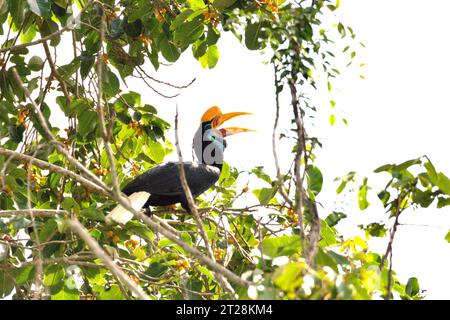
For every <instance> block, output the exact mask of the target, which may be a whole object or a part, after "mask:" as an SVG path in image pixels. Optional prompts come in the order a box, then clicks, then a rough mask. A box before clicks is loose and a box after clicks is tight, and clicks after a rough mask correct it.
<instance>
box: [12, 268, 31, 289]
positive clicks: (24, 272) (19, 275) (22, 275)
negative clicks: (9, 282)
mask: <svg viewBox="0 0 450 320" xmlns="http://www.w3.org/2000/svg"><path fill="white" fill-rule="evenodd" d="M35 273H36V269H35V267H34V266H26V267H23V268H20V269H17V271H16V277H15V278H16V282H17V284H18V285H22V284H25V283H27V282H28V281H32V280H33V279H34V275H35Z"/></svg>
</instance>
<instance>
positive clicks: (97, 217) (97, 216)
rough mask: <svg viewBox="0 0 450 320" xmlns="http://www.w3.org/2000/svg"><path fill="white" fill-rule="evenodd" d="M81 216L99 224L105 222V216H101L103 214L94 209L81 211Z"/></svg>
mask: <svg viewBox="0 0 450 320" xmlns="http://www.w3.org/2000/svg"><path fill="white" fill-rule="evenodd" d="M81 215H82V216H83V217H86V218H88V219H90V220H94V221H100V222H103V221H105V215H104V214H103V212H102V211H101V210H99V209H96V208H87V209H83V210H82V211H81Z"/></svg>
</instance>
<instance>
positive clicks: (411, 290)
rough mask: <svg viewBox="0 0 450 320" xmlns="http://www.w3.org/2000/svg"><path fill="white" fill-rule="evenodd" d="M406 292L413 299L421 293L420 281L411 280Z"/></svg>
mask: <svg viewBox="0 0 450 320" xmlns="http://www.w3.org/2000/svg"><path fill="white" fill-rule="evenodd" d="M405 292H406V294H407V295H408V296H410V297H413V296H415V295H417V294H418V293H419V292H420V286H419V280H417V278H414V277H412V278H409V279H408V283H407V284H406V288H405Z"/></svg>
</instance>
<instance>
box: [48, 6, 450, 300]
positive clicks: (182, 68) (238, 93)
mask: <svg viewBox="0 0 450 320" xmlns="http://www.w3.org/2000/svg"><path fill="white" fill-rule="evenodd" d="M425 4H427V2H425V1H418V0H415V1H411V0H409V1H407V0H396V1H387V0H379V1H376V2H375V1H368V0H353V1H352V0H346V1H341V9H340V10H339V11H338V19H337V20H336V21H342V23H344V24H345V25H350V26H352V27H353V29H354V30H355V32H356V34H357V36H358V40H361V41H363V42H364V43H365V45H366V49H362V48H361V49H360V48H358V50H357V54H358V55H361V59H362V61H363V62H364V63H365V64H366V66H365V67H364V68H363V69H362V70H360V69H358V68H353V69H350V70H348V72H344V73H343V75H342V76H341V77H340V78H339V79H338V81H337V82H335V84H334V87H336V88H337V91H334V92H333V95H332V98H333V99H334V100H336V102H337V106H336V109H337V111H335V113H336V115H337V117H338V121H337V122H336V123H337V124H336V125H335V126H334V127H332V128H331V127H330V125H329V123H328V116H329V115H330V113H331V108H330V106H329V104H328V101H329V100H330V99H331V97H330V96H329V95H328V93H327V91H326V90H319V91H318V92H317V93H315V95H314V96H312V97H311V98H312V99H313V100H314V101H319V102H321V103H322V104H321V105H320V106H319V109H320V111H319V113H318V117H317V119H316V120H315V124H316V128H315V133H316V134H317V135H318V136H319V137H320V138H321V140H322V142H323V145H324V148H323V150H321V151H320V152H319V153H318V161H317V165H318V166H319V168H320V169H321V170H322V172H323V174H324V176H325V179H326V180H325V182H324V188H323V191H322V193H321V195H320V197H319V199H318V200H319V201H320V203H321V204H322V205H323V208H322V209H321V212H320V215H321V217H323V218H324V217H326V216H327V215H328V214H329V213H330V211H331V210H333V209H339V208H340V207H341V206H343V207H344V208H345V212H346V213H348V218H347V219H346V222H345V223H340V225H339V230H340V231H341V232H343V233H344V234H345V235H347V236H350V235H355V234H359V235H362V232H361V231H360V230H359V229H358V228H357V227H356V226H357V225H358V224H361V223H366V224H367V223H369V222H373V221H374V219H375V221H380V220H382V219H384V218H385V215H383V209H382V207H381V206H380V205H379V204H378V202H379V201H378V200H377V199H376V198H375V197H372V198H370V199H369V201H370V203H371V206H370V207H369V209H368V210H366V211H364V212H360V211H359V209H357V204H356V195H354V194H352V195H347V196H345V197H337V196H335V189H336V187H337V184H336V183H334V182H333V179H334V178H335V177H338V176H341V175H344V174H346V173H347V172H348V171H351V170H352V171H357V172H358V173H360V174H361V175H368V176H369V183H371V182H372V185H373V183H375V182H376V181H380V178H381V182H386V181H387V180H383V179H385V178H386V177H383V176H380V177H378V178H374V176H373V175H371V172H372V171H373V170H374V169H375V168H377V167H378V166H380V165H382V164H385V163H391V162H397V163H398V162H402V161H404V160H408V159H411V158H415V157H418V156H420V155H423V154H427V155H428V156H430V158H431V160H432V161H433V163H434V165H435V166H436V167H437V169H438V170H440V171H443V172H445V173H447V175H450V162H449V161H448V157H449V151H448V141H447V140H448V136H449V135H448V132H449V129H448V125H447V122H448V120H449V118H450V117H449V116H450V111H449V110H450V109H449V93H448V92H449V91H448V90H447V86H448V81H446V80H447V79H446V77H448V75H449V74H450V60H449V59H448V57H449V56H450V52H449V51H450V46H449V44H448V41H447V38H448V37H446V36H447V32H446V31H447V30H450V19H448V16H447V15H448V12H450V2H448V1H445V0H440V1H435V2H433V4H432V5H431V4H430V3H428V6H426V5H425ZM325 27H327V28H328V27H330V26H325ZM339 45H341V46H342V45H343V44H342V43H339V42H338V46H339ZM219 50H220V60H219V63H218V64H217V66H216V68H214V69H213V70H204V69H202V68H201V66H200V64H199V63H198V62H197V61H195V60H194V59H193V58H192V55H191V54H190V53H189V52H188V53H186V54H184V55H182V57H181V58H180V60H179V61H178V62H177V63H175V64H174V65H172V66H170V67H162V68H161V69H160V71H159V72H158V73H157V77H158V78H160V79H161V80H166V81H171V82H173V83H178V84H185V83H188V82H189V81H190V80H191V79H192V78H194V77H196V78H197V80H196V82H195V83H194V84H193V85H192V86H191V87H189V88H188V89H187V90H185V91H183V94H182V95H181V96H180V97H179V98H177V99H172V100H166V99H163V98H160V97H158V96H156V94H154V93H153V92H151V91H150V90H149V89H148V88H146V87H144V86H142V85H141V84H140V83H139V82H138V81H130V82H129V87H130V89H131V90H134V91H138V92H140V93H141V94H142V96H143V100H144V102H146V103H151V104H154V105H155V106H156V107H157V109H158V111H159V114H160V116H161V117H163V118H164V119H165V120H167V121H168V122H170V123H173V119H174V114H175V106H176V103H178V105H179V108H180V140H181V141H180V142H181V144H182V149H183V154H184V158H185V159H189V158H190V155H191V151H190V148H191V142H192V137H193V134H194V132H195V130H196V129H197V127H198V125H199V119H200V117H201V115H202V113H203V112H204V111H205V109H206V108H208V107H210V106H212V105H218V106H220V107H221V108H222V110H223V111H224V112H231V111H249V112H253V113H254V116H249V117H242V118H241V119H236V120H233V121H230V123H229V125H230V126H232V125H237V126H247V127H252V128H255V129H257V130H258V132H256V133H247V134H241V135H239V136H235V137H230V138H229V139H228V148H227V152H226V155H225V159H226V161H227V162H229V163H230V164H231V165H233V166H236V167H238V168H239V169H241V170H250V169H251V168H253V167H254V166H256V165H264V166H265V168H266V170H267V171H268V172H273V169H274V167H273V158H272V147H271V134H272V127H273V120H274V112H275V111H274V96H273V95H274V89H273V78H272V68H271V66H270V65H269V66H267V65H263V64H262V61H263V60H264V59H263V58H262V56H261V55H260V54H259V53H257V52H250V51H248V50H247V49H245V48H243V47H242V46H241V45H240V44H239V42H238V41H237V40H236V39H235V38H233V36H232V35H230V34H226V35H225V37H224V38H223V39H221V40H220V42H219ZM71 56H72V53H71V52H70V57H71ZM65 57H69V55H67V56H64V55H63V54H61V53H60V54H59V64H63V61H62V60H63V59H64V58H65ZM152 70H153V68H152V67H151V66H148V68H147V71H148V72H150V73H152V74H154V73H153V72H152ZM360 73H362V74H364V76H365V78H366V80H361V79H360V78H359V74H360ZM158 88H159V89H162V88H161V87H158ZM283 102H285V103H284V104H283V107H282V108H284V109H283V110H282V114H281V117H282V120H281V124H280V127H281V131H282V130H283V127H284V128H287V127H288V126H287V124H288V121H289V120H288V119H289V116H290V113H289V112H290V108H289V106H288V105H287V104H286V103H288V98H287V97H284V98H283ZM56 114H57V112H56ZM342 115H343V116H345V118H346V119H347V120H348V121H349V126H348V127H346V126H344V125H343V124H342V122H340V120H339V117H340V116H342ZM169 139H170V140H171V141H174V138H173V132H171V133H170V135H169ZM279 154H280V158H282V159H283V154H287V155H289V158H290V157H291V154H290V153H289V149H287V147H286V146H280V148H279ZM170 159H172V160H174V159H176V156H175V155H172V156H170V157H168V158H167V160H170ZM252 184H256V183H255V182H253V183H252ZM380 188H381V185H379V186H378V187H377V188H375V190H379V189H380ZM374 195H375V193H374V192H373V195H372V196H374ZM245 201H253V202H256V199H254V197H253V196H252V195H249V197H248V198H247V199H246V200H245ZM349 203H350V206H349ZM400 221H401V222H402V223H413V224H420V225H432V226H436V227H416V226H401V227H399V230H398V233H397V237H396V241H395V244H394V269H395V270H396V271H397V273H398V275H399V277H400V279H401V280H402V281H405V282H406V280H407V279H408V278H409V277H411V276H416V277H418V279H419V282H420V285H421V288H422V289H426V290H427V298H429V299H432V298H433V299H450V293H448V288H447V287H448V285H449V284H450V274H449V270H450V244H448V243H447V242H445V240H444V236H445V234H446V233H447V231H448V230H449V229H450V209H448V208H447V209H441V210H436V209H433V208H429V209H427V210H418V211H417V212H405V213H404V216H402V217H401V219H400ZM341 224H342V225H341ZM371 246H372V247H371V248H372V249H375V250H376V251H378V252H380V253H382V252H384V250H385V247H386V242H385V241H373V242H371Z"/></svg>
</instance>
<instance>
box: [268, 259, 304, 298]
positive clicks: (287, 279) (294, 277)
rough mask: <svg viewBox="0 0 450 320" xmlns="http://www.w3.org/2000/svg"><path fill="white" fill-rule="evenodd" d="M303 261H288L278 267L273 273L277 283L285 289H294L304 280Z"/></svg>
mask: <svg viewBox="0 0 450 320" xmlns="http://www.w3.org/2000/svg"><path fill="white" fill-rule="evenodd" d="M304 268H305V265H304V264H302V263H288V264H285V265H283V266H281V267H280V268H279V269H277V270H276V271H275V273H274V275H273V277H274V282H275V284H276V285H277V286H278V287H280V288H281V290H284V291H294V290H296V289H297V288H298V287H299V286H300V285H301V284H302V282H303V277H302V271H303V270H304Z"/></svg>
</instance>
